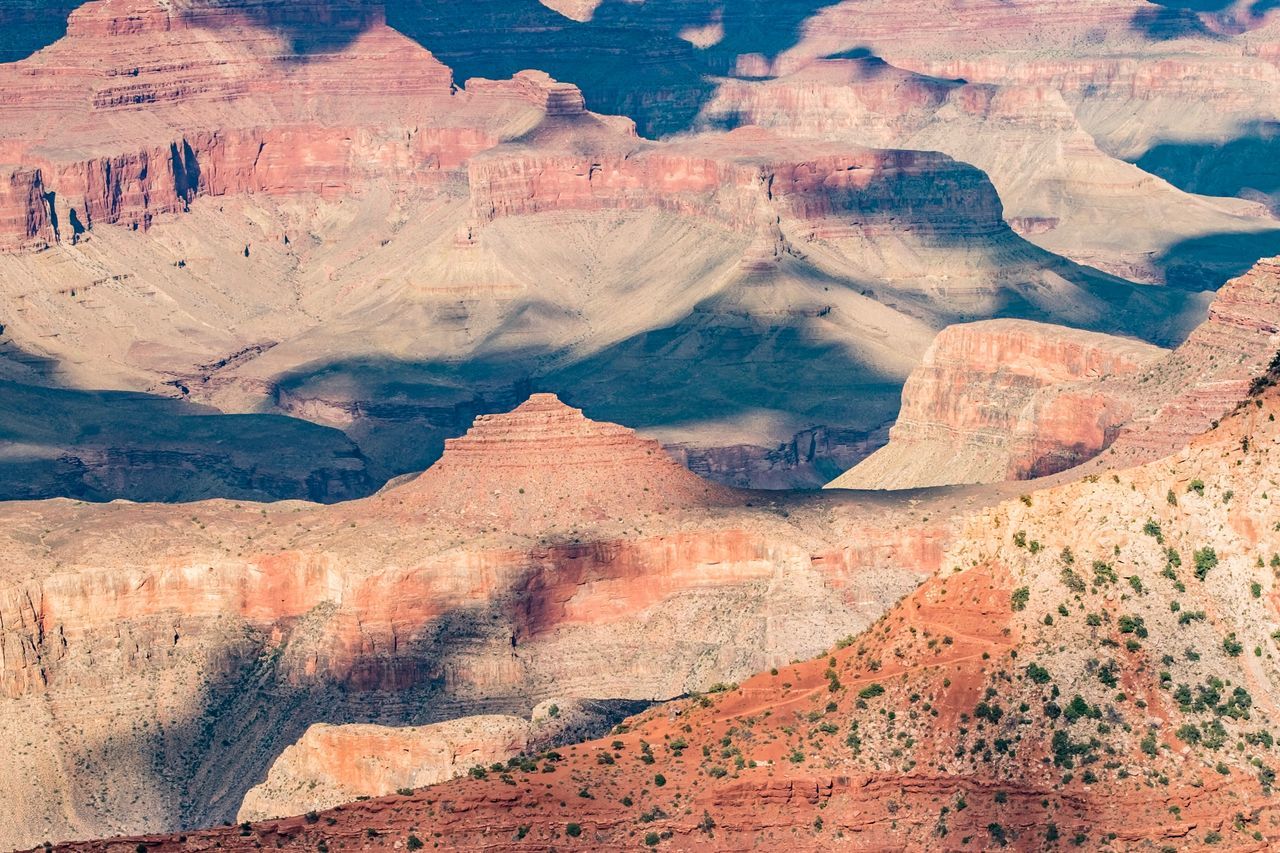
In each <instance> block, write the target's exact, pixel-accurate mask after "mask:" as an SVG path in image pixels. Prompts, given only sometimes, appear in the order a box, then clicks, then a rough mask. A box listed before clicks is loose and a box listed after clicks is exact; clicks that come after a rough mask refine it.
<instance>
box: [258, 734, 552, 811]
mask: <svg viewBox="0 0 1280 853" xmlns="http://www.w3.org/2000/svg"><path fill="white" fill-rule="evenodd" d="M528 745H529V721H528V720H524V719H522V718H520V717H507V716H501V715H497V714H491V715H487V716H478V717H462V718H460V719H457V720H449V721H448V722H443V723H435V724H433V725H429V726H417V727H414V726H406V727H402V728H392V727H388V726H368V725H348V726H329V725H325V724H323V723H317V724H316V725H314V726H312V727H311V728H309V729H307V732H306V734H304V735H303V736H302V737H301V739H299V740H298V742H297V743H295V744H293V745H292V746H290V747H288V748H286V749H285V751H284V752H282V753H280V757H279V758H277V759H276V760H275V763H274V764H272V765H271V771H270V772H269V773H268V774H267V780H266V781H265V782H263V783H262V784H261V785H257V786H255V787H253V788H250V789H249V792H248V793H247V794H245V797H244V803H243V804H242V805H241V806H240V812H239V814H238V815H237V816H236V820H237V821H253V820H262V819H264V818H273V817H287V816H289V815H296V814H303V813H304V812H309V811H314V810H317V809H327V808H333V807H334V806H336V805H340V804H341V803H347V802H351V801H352V800H354V799H356V798H357V797H370V796H375V797H376V796H382V795H386V794H394V793H395V792H396V791H397V789H400V788H421V787H423V786H426V785H434V784H436V783H437V782H444V781H446V780H448V779H452V778H454V777H457V776H462V775H464V774H465V773H466V772H467V771H468V770H470V769H471V768H472V767H475V766H477V765H478V766H481V767H488V766H489V764H491V763H493V762H495V761H502V762H505V761H506V760H507V759H508V758H510V757H511V756H513V755H516V754H518V753H521V752H524V751H525V749H526V748H527V747H528Z"/></svg>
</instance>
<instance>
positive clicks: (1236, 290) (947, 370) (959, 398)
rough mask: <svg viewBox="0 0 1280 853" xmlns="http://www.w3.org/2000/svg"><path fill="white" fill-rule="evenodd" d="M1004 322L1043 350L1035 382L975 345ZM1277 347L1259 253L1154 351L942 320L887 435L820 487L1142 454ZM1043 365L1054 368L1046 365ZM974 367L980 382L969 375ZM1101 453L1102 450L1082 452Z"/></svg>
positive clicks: (1191, 424) (1173, 446)
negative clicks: (1087, 345)
mask: <svg viewBox="0 0 1280 853" xmlns="http://www.w3.org/2000/svg"><path fill="white" fill-rule="evenodd" d="M1009 329H1015V330H1018V332H1019V339H1020V340H1022V341H1023V345H1024V346H1026V347H1028V348H1030V349H1031V350H1034V351H1039V352H1041V353H1042V354H1043V356H1044V358H1045V361H1044V362H1042V363H1041V365H1040V368H1041V369H1042V370H1045V371H1047V372H1046V373H1045V377H1046V380H1047V381H1046V382H1045V385H1044V387H1040V388H1037V387H1035V386H1036V384H1037V383H1036V381H1035V380H1031V379H1029V378H1028V376H1027V373H1028V371H1027V368H1028V367H1029V366H1030V365H1029V364H1027V362H1025V361H1023V362H1021V363H1020V362H1019V357H1018V356H1017V355H1015V354H1014V352H1013V351H1009V350H1006V351H1005V352H1004V353H996V352H993V351H987V350H984V347H988V346H992V345H994V342H995V341H997V340H1000V339H1001V338H1000V336H999V335H997V336H996V337H994V338H991V339H988V338H987V337H986V334H985V333H986V332H987V331H993V332H999V331H1000V330H1009ZM1064 336H1065V337H1064ZM1071 339H1076V340H1079V341H1092V342H1094V345H1095V346H1100V347H1102V349H1101V350H1100V352H1107V351H1110V352H1112V353H1115V354H1117V355H1118V356H1120V357H1118V358H1114V359H1112V360H1110V361H1107V362H1097V363H1094V364H1092V365H1089V364H1088V362H1087V360H1085V361H1081V360H1079V359H1075V358H1070V357H1068V354H1069V353H1070V352H1071V350H1070V349H1069V348H1068V349H1062V348H1060V347H1058V346H1057V345H1056V342H1060V341H1066V340H1071ZM1277 349H1280V264H1278V263H1277V261H1276V259H1268V260H1263V261H1259V262H1258V264H1257V265H1255V267H1254V268H1253V269H1252V270H1250V271H1249V272H1248V273H1246V274H1245V275H1243V276H1240V277H1238V278H1235V279H1233V280H1231V281H1229V282H1228V283H1227V284H1226V285H1224V286H1223V288H1222V289H1221V290H1220V291H1218V293H1217V294H1216V295H1215V296H1214V298H1213V301H1212V303H1211V304H1210V306H1209V316H1208V319H1206V320H1205V322H1204V323H1202V324H1201V325H1199V326H1198V327H1196V329H1195V330H1194V331H1193V332H1192V333H1191V335H1190V336H1189V337H1188V338H1187V340H1186V341H1185V342H1184V343H1182V344H1181V345H1180V346H1178V347H1177V348H1176V349H1174V350H1173V351H1171V352H1167V353H1166V352H1163V351H1161V350H1158V349H1156V348H1154V347H1149V346H1146V345H1143V344H1137V343H1135V342H1132V341H1123V340H1117V339H1107V338H1105V337H1100V336H1097V335H1090V334H1088V333H1081V332H1078V331H1075V330H1065V329H1059V328H1056V327H1047V326H1043V325H1040V324H1031V323H1023V322H1017V321H994V322H991V323H974V324H967V325H961V326H953V327H949V328H948V329H946V330H944V331H943V332H942V334H940V335H939V336H938V338H937V339H936V340H935V342H934V345H933V347H931V349H930V353H929V355H928V356H927V357H926V361H925V364H924V365H922V366H921V367H920V368H918V369H917V370H916V371H915V372H914V373H913V374H912V377H911V378H910V379H909V380H908V381H907V385H906V387H905V388H904V390H903V415H902V416H901V417H900V418H899V420H898V422H897V424H895V426H894V427H893V428H892V429H891V430H890V432H889V436H890V439H889V443H888V444H887V445H886V446H885V447H883V448H881V449H880V450H878V451H876V453H874V454H872V456H870V457H868V458H867V459H866V460H864V461H863V462H861V463H859V464H858V465H856V466H854V468H852V469H850V470H849V471H847V472H845V473H844V474H843V475H841V476H840V477H838V478H837V479H836V480H834V481H832V483H831V485H832V486H833V487H837V488H910V487H915V486H925V485H937V484H942V483H958V482H994V481H997V480H1001V479H1030V478H1035V477H1043V476H1046V475H1050V474H1054V473H1057V472H1059V471H1063V470H1065V469H1067V468H1071V467H1073V466H1075V465H1078V464H1081V463H1085V462H1088V464H1089V465H1091V466H1092V467H1091V468H1089V469H1088V471H1082V472H1081V473H1088V472H1089V471H1092V472H1096V471H1098V470H1102V469H1103V468H1107V467H1115V466H1116V465H1137V464H1142V463H1145V462H1150V461H1152V460H1154V459H1158V458H1160V457H1161V456H1165V455H1167V454H1169V453H1172V452H1174V451H1176V450H1177V449H1179V448H1180V447H1183V446H1185V445H1186V444H1187V442H1188V441H1190V440H1191V439H1192V438H1193V437H1194V436H1196V435H1199V434H1201V433H1203V432H1204V431H1205V430H1208V429H1210V428H1211V427H1212V426H1213V425H1214V424H1215V423H1216V422H1218V421H1219V420H1220V419H1221V418H1222V417H1223V416H1224V415H1225V414H1227V413H1228V412H1229V411H1231V410H1232V409H1233V408H1234V407H1235V406H1237V405H1238V404H1239V403H1240V401H1241V400H1243V399H1245V397H1246V396H1247V395H1248V393H1249V389H1250V386H1251V385H1252V383H1253V380H1254V379H1255V378H1256V377H1257V376H1259V375H1260V374H1261V373H1263V372H1264V371H1265V370H1266V368H1267V365H1268V364H1269V363H1270V361H1271V359H1272V358H1273V357H1274V354H1275V352H1276V350H1277ZM1064 358H1065V359H1066V361H1062V362H1059V361H1058V360H1059V359H1064ZM1055 362H1056V363H1058V364H1059V366H1058V367H1056V368H1054V367H1049V365H1050V364H1052V363H1055ZM1068 365H1074V366H1068ZM993 368H994V369H993ZM1064 371H1065V372H1064ZM1032 372H1034V371H1032ZM987 375H989V376H991V377H992V378H991V380H980V381H977V382H975V381H974V380H975V378H976V377H978V376H987ZM1000 377H1004V378H1003V379H1001V378H1000ZM1015 388H1020V389H1021V391H1015V390H1014V389H1015ZM994 424H999V426H998V427H996V428H994V429H993V428H992V425H994ZM1103 450H1106V451H1107V452H1106V454H1105V457H1104V458H1095V457H1096V456H1097V454H1098V453H1100V452H1101V451H1103ZM1091 459H1092V460H1093V461H1089V460H1091Z"/></svg>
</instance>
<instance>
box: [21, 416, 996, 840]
mask: <svg viewBox="0 0 1280 853" xmlns="http://www.w3.org/2000/svg"><path fill="white" fill-rule="evenodd" d="M608 485H612V488H606V486H608ZM646 490H647V491H646ZM495 492H496V493H498V496H497V497H495ZM975 499H976V498H975V497H974V496H971V495H966V494H964V493H963V492H952V493H939V494H935V495H933V496H928V497H925V498H924V499H920V500H917V499H912V498H909V497H905V496H904V497H898V496H885V497H876V496H872V497H869V498H867V499H865V500H863V499H858V500H853V499H848V498H846V497H845V496H842V495H829V496H827V497H826V498H822V499H819V498H816V497H814V496H804V495H779V494H769V493H750V492H736V491H732V490H728V489H724V488H722V487H718V486H714V485H712V484H708V483H705V482H703V481H701V480H700V479H699V478H697V477H696V475H694V474H692V473H690V472H689V471H687V470H685V469H683V468H681V467H680V466H678V465H677V464H676V463H675V462H674V461H672V460H671V459H669V458H667V457H666V456H665V454H663V452H662V451H661V450H660V449H659V448H657V447H656V446H655V445H654V444H653V442H651V441H646V440H644V439H641V438H639V437H637V436H636V435H635V434H634V433H632V432H631V431H630V430H627V429H624V428H622V427H618V426H615V425H612V424H605V423H597V422H593V421H590V420H587V419H585V418H584V417H583V416H582V414H581V413H580V412H578V411H577V410H575V409H571V408H569V407H567V406H565V405H564V404H563V403H560V402H559V401H558V400H557V399H556V398H554V397H552V396H550V395H542V394H539V395H535V396H534V397H533V398H532V399H531V400H530V401H528V402H527V403H525V404H524V405H522V406H520V407H518V408H517V409H516V410H515V411H514V412H511V413H508V414H505V415H498V416H492V417H486V418H483V419H481V420H479V421H478V422H477V424H476V425H475V427H474V428H473V430H472V431H471V432H470V433H469V434H468V435H466V436H464V437H462V438H459V439H457V440H456V441H453V442H451V443H450V446H449V449H448V450H447V451H446V453H445V455H444V457H443V458H442V460H441V461H440V462H439V463H437V465H436V466H433V468H432V469H431V470H429V471H428V472H426V473H425V474H423V475H422V476H421V477H419V478H417V479H410V480H407V481H397V482H393V483H392V484H390V485H389V486H388V487H387V488H386V489H384V490H383V491H382V492H380V493H379V494H377V495H375V496H373V497H371V498H368V499H365V500H361V501H352V502H347V503H342V504H338V505H334V506H327V507H326V506H317V505H315V504H307V503H303V502H281V503H275V504H248V503H233V502H229V501H207V502H200V503H191V504H181V505H156V504H151V505H148V504H129V503H125V502H116V503H112V504H105V505H89V504H82V503H79V502H74V501H67V500H52V501H42V502H9V503H5V504H3V505H0V564H2V565H3V566H4V570H3V572H4V573H3V585H2V587H0V619H2V620H3V626H4V629H3V631H2V632H0V693H2V695H3V698H0V725H3V728H4V730H5V731H6V732H8V733H10V734H11V736H12V737H13V738H14V743H15V748H14V749H12V750H7V751H5V752H4V753H3V755H0V800H3V801H4V802H6V803H7V804H9V805H10V808H8V809H6V810H3V812H0V839H2V840H0V844H4V845H12V846H20V845H23V844H34V843H38V842H39V841H40V840H42V839H44V838H68V837H92V836H105V835H113V834H119V833H125V832H139V831H146V830H149V829H150V830H160V829H162V828H163V829H167V828H172V827H175V826H193V825H202V824H210V823H216V822H220V821H222V820H230V819H232V818H233V817H235V815H236V813H237V812H238V811H239V809H240V807H241V803H242V800H243V797H244V795H245V793H246V791H247V790H248V789H249V788H250V787H251V786H253V785H255V784H258V783H260V782H262V781H263V780H264V779H265V778H266V777H267V771H268V768H269V767H270V766H271V765H272V762H273V761H274V760H275V759H276V757H277V756H278V755H279V754H280V753H281V752H282V751H283V750H284V749H285V748H286V747H287V746H289V745H290V744H292V743H294V742H295V741H297V740H298V739H299V738H300V737H302V736H303V734H304V732H305V731H306V730H307V729H308V727H309V726H311V725H312V724H313V723H317V722H329V723H341V722H347V721H350V722H356V721H359V722H364V723H377V724H393V725H411V726H422V725H428V724H432V723H438V722H443V721H446V720H451V719H455V718H457V717H463V716H468V715H475V714H478V713H498V714H507V715H512V714H515V715H519V716H521V717H528V716H529V715H530V713H531V712H532V711H533V708H534V706H535V705H537V704H538V703H542V702H547V701H557V702H560V703H561V704H562V706H563V707H568V703H569V701H573V700H580V699H608V700H616V699H630V700H650V701H651V700H655V699H668V698H671V697H675V696H680V695H683V694H686V693H689V692H692V691H700V690H705V689H707V688H709V687H711V686H712V685H714V684H715V683H716V682H719V681H723V680H725V679H730V680H731V679H735V678H743V677H746V676H747V675H749V674H750V673H751V672H754V671H757V670H759V669H761V668H765V667H769V666H773V665H782V664H784V663H785V662H787V661H790V660H795V659H801V658H805V657H808V656H809V655H812V654H813V653H814V652H815V651H817V650H819V649H821V648H824V647H826V646H828V645H829V644H830V643H831V642H833V641H834V639H835V638H837V637H841V636H845V635H847V634H850V633H854V632H857V631H859V630H861V629H862V628H864V627H865V626H866V625H868V624H870V622H871V621H873V620H874V619H875V618H876V617H877V616H879V615H880V614H881V613H882V612H883V611H884V609H885V608H886V607H888V606H889V605H890V604H891V603H892V602H893V601H894V600H896V599H897V598H899V597H900V596H901V595H903V594H904V593H905V592H906V591H908V590H909V589H911V588H912V587H913V586H915V585H916V584H917V583H919V581H920V580H921V579H922V578H923V577H924V576H925V575H926V574H928V573H929V572H930V571H931V570H933V569H934V568H936V567H937V565H938V560H939V559H940V557H941V554H942V549H943V546H944V544H945V542H946V541H947V539H948V537H949V535H950V533H949V530H950V521H949V519H950V518H951V517H952V516H954V515H956V514H957V513H958V512H960V511H961V509H962V508H963V507H964V506H966V504H968V505H972V501H974V500H975ZM983 500H985V499H983ZM513 506H514V507H515V509H511V507H513ZM637 649H640V650H642V651H641V652H637ZM614 721H616V718H614ZM388 760H389V759H388Z"/></svg>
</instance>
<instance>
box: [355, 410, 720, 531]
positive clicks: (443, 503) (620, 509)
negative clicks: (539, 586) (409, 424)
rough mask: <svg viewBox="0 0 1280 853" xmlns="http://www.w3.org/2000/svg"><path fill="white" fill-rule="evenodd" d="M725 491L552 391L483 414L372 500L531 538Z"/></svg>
mask: <svg viewBox="0 0 1280 853" xmlns="http://www.w3.org/2000/svg"><path fill="white" fill-rule="evenodd" d="M731 494H732V493H731V492H730V491H729V490H727V489H724V488H723V487H720V486H715V485H712V484H710V483H708V482H706V481H705V480H703V479H701V478H700V477H698V476H697V475H696V474H693V473H692V472H690V471H689V470H688V469H686V468H683V467H682V466H680V465H679V464H678V463H677V462H676V461H675V460H674V459H672V458H671V457H670V456H668V455H667V454H666V452H665V451H663V449H662V447H661V445H659V444H658V442H657V441H654V440H652V439H643V438H640V437H639V436H637V435H636V433H635V431H634V430H631V429H627V428H626V427H622V426H619V425H617V424H611V423H602V422H599V421H592V420H588V419H587V418H586V417H584V416H583V414H582V411H581V410H580V409H574V408H570V407H569V406H566V405H565V404H564V403H562V402H560V400H559V398H557V397H556V396H555V395H554V394H534V395H533V396H531V397H530V398H529V399H528V400H527V401H526V402H524V403H522V404H520V406H518V407H517V408H516V409H515V410H514V411H512V412H508V413H506V414H500V415H481V416H480V417H478V418H476V421H475V425H474V426H473V427H472V428H471V429H470V430H468V431H467V433H466V435H464V436H462V437H460V438H452V439H447V440H446V441H445V449H444V455H443V456H442V457H441V458H440V461H438V462H437V463H436V464H435V465H433V466H432V467H431V468H430V469H429V470H427V471H425V472H424V473H423V474H421V475H420V476H419V477H417V478H416V479H414V480H411V481H410V482H408V483H405V484H403V485H400V486H395V487H393V488H389V489H387V490H385V491H384V492H383V493H382V494H381V495H380V496H379V498H378V500H379V501H381V502H382V503H383V504H385V505H387V506H390V507H394V508H395V510H396V511H409V512H414V513H433V514H437V515H441V516H447V517H449V518H451V519H453V520H454V522H455V523H457V522H459V521H460V522H463V523H470V524H476V525H481V526H487V525H499V526H500V527H502V528H503V529H508V530H519V531H532V530H539V529H545V528H549V527H552V526H555V525H556V524H572V523H574V522H580V521H593V520H601V519H617V518H623V517H627V516H632V515H634V514H635V513H637V512H664V511H668V510H671V509H676V508H682V509H687V508H692V507H707V506H716V505H721V504H724V503H726V502H728V500H729V499H730V496H731Z"/></svg>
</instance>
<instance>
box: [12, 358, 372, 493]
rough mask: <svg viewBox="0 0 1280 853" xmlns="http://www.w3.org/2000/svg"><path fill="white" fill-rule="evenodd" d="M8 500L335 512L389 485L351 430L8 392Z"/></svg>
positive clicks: (169, 405)
mask: <svg viewBox="0 0 1280 853" xmlns="http://www.w3.org/2000/svg"><path fill="white" fill-rule="evenodd" d="M0 400H3V401H4V403H3V407H2V408H0V500H28V499H40V498H48V497H69V498H77V499H80V500H88V501H105V500H114V499H116V498H124V499H127V500H134V501H170V502H171V501H190V500H200V499H203V498H212V497H220V498H234V499H240V500H280V499H285V498H301V499H306V500H314V501H322V502H333V501H339V500H348V499H351V498H356V497H362V496H364V495H367V494H370V493H372V492H373V491H374V489H375V488H376V487H377V486H378V485H379V483H378V482H376V481H375V479H374V478H373V476H371V473H370V470H369V465H368V461H367V460H366V459H365V458H364V456H363V454H361V452H360V449H359V448H358V447H357V446H356V445H355V444H354V443H353V442H352V441H351V440H350V439H349V438H348V437H347V436H345V435H344V434H343V433H342V432H341V431H339V430H336V429H332V428H330V427H325V426H320V425H318V424H313V423H310V422H307V421H303V420H299V419H296V418H289V417H285V416H283V415H274V414H250V415H224V414H222V413H220V412H217V411H216V410H212V409H208V408H205V407H201V406H194V405H190V404H188V403H184V402H181V401H177V400H172V399H168V398H165V397H156V396H152V395H148V394H139V393H127V392H120V391H82V390H71V389H63V388H52V387H47V386H39V385H28V384H21V383H17V382H8V381H0Z"/></svg>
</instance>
